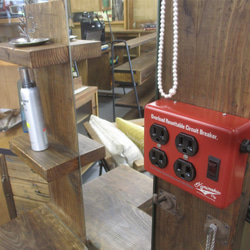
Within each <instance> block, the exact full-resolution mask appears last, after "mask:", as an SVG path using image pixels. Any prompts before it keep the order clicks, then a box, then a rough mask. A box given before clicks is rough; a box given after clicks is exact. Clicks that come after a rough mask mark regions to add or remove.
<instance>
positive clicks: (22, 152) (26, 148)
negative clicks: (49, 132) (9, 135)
mask: <svg viewBox="0 0 250 250" xmlns="http://www.w3.org/2000/svg"><path fill="white" fill-rule="evenodd" d="M48 140H49V148H48V149H47V150H45V151H42V152H35V151H33V150H32V149H31V146H30V140H29V135H28V134H26V135H23V136H21V137H17V138H14V139H13V140H11V142H10V147H11V150H12V152H14V153H15V154H16V155H18V157H19V158H20V159H21V160H22V161H24V162H25V163H26V164H28V165H29V166H30V167H31V168H33V169H34V170H35V172H36V173H38V174H39V175H40V176H42V177H43V178H44V179H45V180H46V181H48V182H50V181H52V180H53V179H55V178H57V177H59V176H62V175H65V174H67V173H69V172H71V171H73V170H74V169H76V168H78V161H77V156H78V154H77V153H76V152H75V151H73V150H70V149H69V148H67V147H65V146H64V145H63V144H60V143H58V142H57V141H56V140H54V139H53V138H52V137H49V138H48Z"/></svg>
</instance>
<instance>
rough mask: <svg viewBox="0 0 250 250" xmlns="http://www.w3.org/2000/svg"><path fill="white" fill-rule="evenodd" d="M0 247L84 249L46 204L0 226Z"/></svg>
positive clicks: (80, 242)
mask: <svg viewBox="0 0 250 250" xmlns="http://www.w3.org/2000/svg"><path fill="white" fill-rule="evenodd" d="M0 248H1V249H86V247H85V245H84V244H83V243H82V241H80V240H79V238H77V237H75V235H74V234H73V233H72V232H71V231H70V230H69V229H68V228H67V227H65V226H64V224H63V223H62V222H61V221H59V220H58V219H57V217H56V216H55V215H53V213H52V212H51V210H50V209H49V208H48V207H47V206H46V205H44V206H42V207H38V208H37V209H35V210H32V211H30V212H27V213H24V214H20V215H19V216H18V217H17V218H16V219H15V220H12V221H11V222H9V223H8V224H6V225H4V226H2V227H1V228H0Z"/></svg>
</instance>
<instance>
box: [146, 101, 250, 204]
mask: <svg viewBox="0 0 250 250" xmlns="http://www.w3.org/2000/svg"><path fill="white" fill-rule="evenodd" d="M144 117H145V128H144V129H145V130H144V131H145V132H144V133H145V138H144V139H145V142H144V165H145V169H146V170H147V171H149V172H151V173H152V174H153V175H156V176H158V177H159V178H162V179H164V180H165V181H167V182H169V183H172V184H173V185H176V186H177V187H179V188H181V189H183V190H185V191H187V192H189V193H191V194H192V195H195V196H197V197H198V198H200V199H203V200H204V201H206V202H208V203H211V204H212V205H214V206H216V207H219V208H225V207H227V206H229V205H230V204H231V203H232V202H233V201H235V200H236V199H237V198H239V197H240V195H241V191H242V184H243V180H244V174H245V169H246V164H247V157H248V154H245V153H242V152H241V151H240V147H241V144H242V142H243V141H244V139H249V138H250V121H249V120H248V119H245V118H241V117H237V116H233V115H229V114H225V113H221V112H217V111H214V110H209V109H205V108H201V107H197V106H193V105H189V104H184V103H181V102H175V101H171V100H167V99H162V100H158V101H155V102H153V103H150V104H148V105H147V106H146V108H145V115H144Z"/></svg>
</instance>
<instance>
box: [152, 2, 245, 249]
mask: <svg viewBox="0 0 250 250" xmlns="http://www.w3.org/2000/svg"><path fill="white" fill-rule="evenodd" d="M166 2H167V3H166V10H171V6H172V2H171V1H169V0H167V1H166ZM178 3H179V50H178V51H179V56H178V76H179V85H178V90H177V94H176V96H174V98H173V99H174V100H177V101H181V102H185V103H190V104H194V105H198V106H201V107H206V108H210V109H214V110H218V111H221V112H227V113H230V114H234V115H238V116H241V117H246V118H250V113H249V107H250V98H249V93H250V92H249V86H250V84H249V83H250V82H249V81H250V80H249V79H250V77H249V76H250V69H249V65H250V50H249V44H250V25H249V24H250V15H249V13H250V2H249V1H247V0H235V1H230V0H221V1H217V0H205V1H196V0H181V1H178ZM165 20H166V29H165V30H166V34H165V44H164V45H165V46H164V59H163V61H164V65H163V67H164V71H163V72H164V73H163V82H164V84H163V86H164V89H165V91H166V92H167V91H168V89H169V88H170V87H171V85H172V76H171V75H172V73H171V69H172V67H171V65H172V56H171V55H172V41H173V40H172V37H173V34H172V26H171V24H172V14H171V12H170V11H167V13H166V17H165ZM249 178H250V176H249V171H248V172H247V173H246V175H245V184H244V187H243V190H242V196H241V197H240V198H239V199H238V200H237V201H236V202H234V203H233V204H231V205H230V206H229V207H228V208H226V209H223V210H221V209H218V208H215V207H213V206H211V205H209V204H207V203H205V202H203V201H202V200H200V199H197V198H196V197H194V196H192V195H190V194H188V193H186V192H184V191H182V190H180V189H179V188H177V187H175V186H173V185H170V184H168V183H166V182H165V181H163V180H161V179H159V178H157V181H156V183H155V185H156V192H157V191H158V190H159V189H160V188H162V189H164V190H166V191H168V192H170V193H172V194H174V195H175V196H176V198H177V215H176V216H173V215H171V214H168V213H166V212H164V211H163V210H161V209H160V208H159V207H158V206H157V207H156V217H155V223H156V224H155V228H154V229H155V233H154V236H155V240H154V248H155V249H164V248H165V249H166V247H167V249H204V248H205V243H206V233H205V232H204V224H205V221H206V216H207V215H208V214H210V215H213V216H214V217H216V218H218V219H220V220H222V221H224V222H225V223H228V225H229V226H230V227H231V231H230V239H229V244H228V245H227V246H223V245H221V244H218V243H216V245H215V248H216V249H240V244H241V236H242V231H243V227H244V221H245V214H246V209H247V205H248V201H249V197H250V190H249ZM166 225H169V226H166Z"/></svg>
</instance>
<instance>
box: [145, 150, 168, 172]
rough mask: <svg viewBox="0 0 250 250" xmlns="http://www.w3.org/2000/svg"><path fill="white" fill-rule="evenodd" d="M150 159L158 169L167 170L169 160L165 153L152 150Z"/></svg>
mask: <svg viewBox="0 0 250 250" xmlns="http://www.w3.org/2000/svg"><path fill="white" fill-rule="evenodd" d="M149 159H150V161H151V163H152V164H153V165H155V166H156V167H158V168H165V167H166V166H167V165H168V158H167V155H166V153H165V152H164V151H162V150H160V149H158V148H152V149H151V150H150V152H149Z"/></svg>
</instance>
